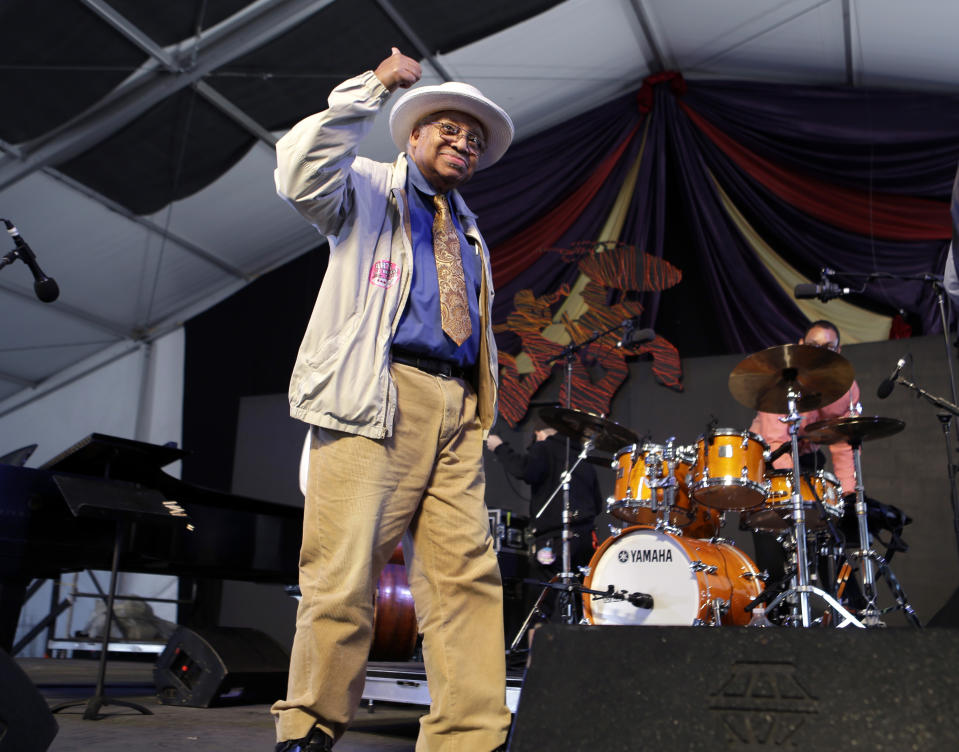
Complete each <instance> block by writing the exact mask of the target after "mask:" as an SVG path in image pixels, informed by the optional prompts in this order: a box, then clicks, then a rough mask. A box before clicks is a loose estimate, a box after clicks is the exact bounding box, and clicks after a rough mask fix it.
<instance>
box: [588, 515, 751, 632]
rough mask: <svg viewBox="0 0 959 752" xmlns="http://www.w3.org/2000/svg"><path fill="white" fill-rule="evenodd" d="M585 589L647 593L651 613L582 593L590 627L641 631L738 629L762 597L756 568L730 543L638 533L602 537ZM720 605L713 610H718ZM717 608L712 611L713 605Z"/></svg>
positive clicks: (639, 528) (638, 529) (655, 532)
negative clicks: (730, 626) (753, 603)
mask: <svg viewBox="0 0 959 752" xmlns="http://www.w3.org/2000/svg"><path fill="white" fill-rule="evenodd" d="M583 584H584V585H585V587H586V588H588V589H590V590H602V591H606V590H608V589H609V587H610V586H611V585H612V587H613V591H614V592H617V593H618V592H621V591H626V592H627V593H637V592H638V593H647V594H649V595H651V596H652V597H653V607H652V608H651V609H646V608H638V607H637V606H634V605H633V604H631V603H629V602H628V601H625V600H607V599H604V598H602V597H599V596H594V595H590V594H589V593H584V594H583V611H584V614H585V616H586V619H587V621H589V623H590V624H634V625H647V626H663V625H677V626H697V625H713V626H716V624H715V622H716V619H715V613H716V606H717V605H718V609H719V612H720V623H721V624H739V625H744V624H746V623H748V622H749V619H750V616H751V614H750V613H748V612H747V611H746V610H745V608H746V606H748V605H749V603H750V602H751V601H752V600H753V599H754V598H756V596H758V595H759V594H760V593H761V592H762V590H763V583H762V578H761V577H760V575H759V572H758V571H757V569H756V565H755V564H754V563H753V562H752V560H751V559H750V558H749V557H748V556H746V554H744V553H743V552H742V551H740V550H739V549H737V548H734V547H733V546H731V545H730V544H728V543H720V542H716V541H706V540H697V539H695V538H689V537H685V536H678V535H671V534H669V533H666V532H663V531H661V530H654V529H652V528H649V527H644V526H637V527H629V528H626V529H625V530H624V531H623V532H622V533H620V534H619V535H618V536H615V537H612V538H607V539H606V541H604V543H603V545H602V546H600V547H599V548H598V549H597V550H596V553H595V554H594V555H593V558H592V560H591V561H590V563H589V575H587V576H586V578H585V580H584V583H583ZM717 602H718V603H717ZM714 604H715V605H714Z"/></svg>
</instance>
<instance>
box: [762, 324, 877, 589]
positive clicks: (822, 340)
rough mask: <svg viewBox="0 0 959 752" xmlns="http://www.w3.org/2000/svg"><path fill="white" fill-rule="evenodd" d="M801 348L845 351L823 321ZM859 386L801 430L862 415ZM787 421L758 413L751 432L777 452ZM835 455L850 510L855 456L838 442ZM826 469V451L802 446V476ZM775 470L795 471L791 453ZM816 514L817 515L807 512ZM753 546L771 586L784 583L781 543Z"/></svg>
mask: <svg viewBox="0 0 959 752" xmlns="http://www.w3.org/2000/svg"><path fill="white" fill-rule="evenodd" d="M799 344H800V345H813V346H814V347H824V348H826V349H827V350H832V351H833V352H835V353H838V352H840V350H841V349H842V348H841V347H840V345H839V329H838V328H837V327H836V325H835V324H833V323H832V322H831V321H826V320H824V319H820V320H818V321H814V322H812V324H810V325H809V328H808V329H807V330H806V333H805V334H804V335H803V336H802V337H800V339H799ZM859 395H860V392H859V384H857V383H856V382H855V381H853V382H852V386H851V387H849V391H847V392H846V393H845V394H844V395H843V396H842V397H840V398H839V399H837V400H836V401H835V402H832V403H831V404H829V405H826V406H824V407H820V408H818V409H816V410H810V411H809V412H807V413H802V415H801V422H800V426H808V425H810V424H812V423H815V422H817V421H820V420H829V419H830V418H841V417H846V416H848V415H850V413H854V414H858V413H859V412H860V411H861V409H862V407H861V405H860V402H859ZM783 417H785V416H783V415H778V414H775V413H764V412H759V413H756V417H755V418H754V419H753V422H752V425H751V426H750V427H749V430H750V431H752V432H753V433H756V434H759V435H760V436H762V437H763V439H764V440H765V441H766V443H767V444H768V445H769V448H770V449H773V450H775V449H777V448H778V447H779V446H781V445H782V444H784V443H789V441H790V436H789V424H788V423H784V422H783V421H782V420H781V419H782V418H783ZM829 451H830V454H831V455H832V468H833V470H832V471H833V474H834V475H835V476H836V478H837V480H838V481H839V483H840V485H841V486H842V490H843V493H844V496H845V498H846V501H847V505H846V506H847V507H849V508H850V509H851V508H852V506H853V503H854V498H853V497H854V496H855V490H856V473H855V467H854V461H853V456H852V448H851V447H850V446H849V444H847V443H845V442H838V443H835V444H831V445H830V446H829ZM824 465H825V455H824V454H823V451H822V449H820V448H819V447H818V446H816V445H815V444H811V443H809V442H808V441H804V440H800V442H799V469H800V472H802V473H814V472H817V471H819V470H822V469H823V467H824ZM773 467H776V468H780V469H790V468H792V453H791V452H789V451H787V452H786V453H785V454H782V455H780V456H779V457H778V458H776V459H775V460H774V461H773ZM808 514H815V512H807V515H808ZM753 543H754V544H755V549H756V564H757V565H758V566H759V568H760V569H765V570H766V571H767V572H769V575H770V582H774V581H777V580H781V579H782V578H783V576H784V561H783V551H782V548H781V546H780V544H779V543H778V542H776V540H775V539H774V538H773V537H772V536H770V535H764V534H758V533H757V534H754V535H753Z"/></svg>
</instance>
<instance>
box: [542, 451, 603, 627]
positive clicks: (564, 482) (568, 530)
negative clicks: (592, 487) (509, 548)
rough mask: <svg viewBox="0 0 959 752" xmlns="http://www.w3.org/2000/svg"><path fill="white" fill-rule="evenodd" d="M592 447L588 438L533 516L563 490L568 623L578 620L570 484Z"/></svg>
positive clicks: (566, 612) (564, 614)
mask: <svg viewBox="0 0 959 752" xmlns="http://www.w3.org/2000/svg"><path fill="white" fill-rule="evenodd" d="M566 446H567V450H566V451H567V456H568V454H569V440H568V439H567V444H566ZM592 448H593V440H592V439H590V438H587V439H586V441H584V442H583V448H582V450H580V453H579V455H577V457H576V461H575V462H574V463H573V466H572V467H570V468H569V469H568V470H566V471H564V472H563V475H562V476H561V477H560V483H559V485H558V486H556V488H555V489H553V493H551V494H550V495H549V498H548V499H547V500H546V501H545V502H544V504H543V506H542V507H540V509H539V511H538V512H537V513H536V514H535V515H534V516H533V519H536V520H538V519H539V518H540V517H541V516H542V515H543V512H545V511H546V508H547V507H548V506H549V505H550V503H551V502H552V501H553V499H554V498H555V497H556V494H558V493H559V492H560V491H562V492H563V517H562V520H563V571H562V572H560V573H559V577H560V579H561V580H562V582H563V583H564V585H565V586H566V589H567V593H568V594H569V596H570V597H568V598H567V599H566V602H565V603H564V604H563V620H564V621H565V622H566V623H567V624H574V623H575V622H576V614H575V609H574V608H573V599H572V592H573V590H575V586H574V585H573V580H574V579H575V577H576V575H575V573H573V572H572V571H570V570H572V568H573V564H572V554H571V551H570V546H571V545H572V539H573V528H572V522H573V512H572V510H571V509H570V503H569V484H570V480H571V479H572V477H573V471H574V470H576V468H577V467H579V463H581V462H582V461H583V460H585V459H586V457H588V456H589V453H590V451H592ZM566 464H567V466H568V465H569V460H567V462H566ZM549 587H551V586H549V585H548V586H547V589H548V588H549ZM557 589H558V588H557ZM544 592H545V590H544ZM541 600H542V598H541V599H540V601H537V606H536V607H538V606H539V603H540V602H541ZM534 610H535V609H534Z"/></svg>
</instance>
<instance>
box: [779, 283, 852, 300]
mask: <svg viewBox="0 0 959 752" xmlns="http://www.w3.org/2000/svg"><path fill="white" fill-rule="evenodd" d="M850 292H852V291H851V290H850V289H849V288H848V287H840V286H839V285H837V284H836V283H835V282H829V281H827V280H825V279H823V281H822V282H820V283H819V284H818V285H817V284H813V283H811V282H804V283H802V284H801V285H796V289H795V290H794V291H793V295H794V296H795V298H796V300H808V299H811V298H819V299H820V300H821V301H822V302H823V303H826V302H827V301H830V300H832V299H833V298H841V297H842V296H843V295H848V294H849V293H850Z"/></svg>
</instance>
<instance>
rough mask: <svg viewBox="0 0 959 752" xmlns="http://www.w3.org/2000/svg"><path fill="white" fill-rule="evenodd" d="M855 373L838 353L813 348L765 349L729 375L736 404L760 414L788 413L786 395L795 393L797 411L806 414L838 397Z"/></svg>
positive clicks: (745, 359) (850, 382)
mask: <svg viewBox="0 0 959 752" xmlns="http://www.w3.org/2000/svg"><path fill="white" fill-rule="evenodd" d="M854 377H855V371H854V370H853V367H852V364H851V363H850V362H849V361H848V360H846V359H845V358H844V357H842V355H840V354H839V353H834V352H833V351H832V350H827V349H826V348H824V347H814V346H813V345H779V346H777V347H768V348H766V349H765V350H760V351H759V352H757V353H753V354H752V355H750V356H748V357H747V358H744V359H743V360H741V361H740V362H739V365H737V366H736V367H735V368H734V369H733V371H732V373H730V374H729V391H730V392H731V393H732V395H733V397H735V398H736V401H737V402H739V403H740V404H742V405H745V406H746V407H751V408H753V409H754V410H760V411H762V412H764V413H785V412H787V411H788V410H789V402H788V400H787V392H788V391H789V388H790V387H792V388H793V389H795V391H797V392H799V395H800V397H799V399H798V400H797V409H798V410H799V412H808V411H809V410H813V409H815V408H817V407H820V406H821V405H828V404H830V403H831V402H835V401H836V400H837V399H839V398H840V397H842V395H844V394H845V393H846V392H847V391H849V387H850V386H852V381H853V378H854Z"/></svg>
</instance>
